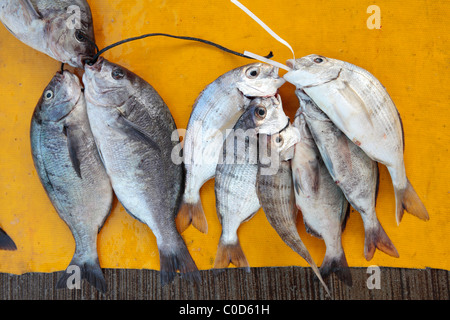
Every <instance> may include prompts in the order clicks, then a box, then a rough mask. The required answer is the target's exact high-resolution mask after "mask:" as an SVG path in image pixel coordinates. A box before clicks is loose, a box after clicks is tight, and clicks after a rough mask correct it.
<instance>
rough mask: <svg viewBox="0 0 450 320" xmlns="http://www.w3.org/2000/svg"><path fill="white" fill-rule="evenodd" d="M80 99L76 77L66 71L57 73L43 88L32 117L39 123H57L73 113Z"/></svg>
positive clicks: (79, 88)
mask: <svg viewBox="0 0 450 320" xmlns="http://www.w3.org/2000/svg"><path fill="white" fill-rule="evenodd" d="M81 98H82V88H81V84H80V80H79V79H78V77H77V76H76V75H74V74H72V73H71V72H69V71H67V70H65V71H63V72H60V71H58V72H57V73H56V74H55V76H54V77H53V78H52V80H51V81H50V83H49V84H48V85H47V87H46V88H45V90H44V92H43V94H42V96H41V98H40V100H39V102H38V105H37V107H36V112H35V115H34V116H35V117H37V120H39V121H51V122H58V121H60V120H62V119H64V118H66V117H67V116H68V115H69V114H70V113H71V112H72V111H73V109H74V108H75V107H76V106H77V105H78V101H79V100H80V99H81Z"/></svg>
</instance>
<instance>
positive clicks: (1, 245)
mask: <svg viewBox="0 0 450 320" xmlns="http://www.w3.org/2000/svg"><path fill="white" fill-rule="evenodd" d="M0 250H7V251H14V250H17V246H16V244H15V243H14V241H13V240H12V239H11V237H10V236H8V234H7V233H6V232H5V231H4V230H3V229H2V228H0Z"/></svg>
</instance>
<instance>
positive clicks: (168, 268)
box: [159, 237, 201, 286]
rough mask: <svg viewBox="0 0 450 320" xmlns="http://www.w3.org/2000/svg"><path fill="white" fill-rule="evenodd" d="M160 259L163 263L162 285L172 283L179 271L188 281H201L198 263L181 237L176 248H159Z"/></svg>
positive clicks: (161, 263)
mask: <svg viewBox="0 0 450 320" xmlns="http://www.w3.org/2000/svg"><path fill="white" fill-rule="evenodd" d="M159 261H160V265H161V267H160V269H161V273H160V277H161V286H165V285H167V284H169V283H171V282H172V281H173V279H174V278H175V276H176V275H177V271H179V272H180V273H181V276H182V277H183V278H185V279H187V280H188V281H193V282H196V283H199V282H200V281H201V279H200V272H199V271H198V268H197V265H196V264H195V262H194V260H193V259H192V256H191V254H190V253H189V250H188V249H187V247H186V245H185V243H184V241H183V240H182V238H181V237H180V245H178V246H177V248H175V250H173V249H172V250H170V251H169V250H163V249H160V250H159Z"/></svg>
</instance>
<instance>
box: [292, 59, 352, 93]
mask: <svg viewBox="0 0 450 320" xmlns="http://www.w3.org/2000/svg"><path fill="white" fill-rule="evenodd" d="M286 64H287V66H288V67H290V68H291V69H292V70H291V71H289V72H287V73H286V74H285V75H284V79H285V80H286V81H288V82H290V83H292V84H293V85H295V86H296V88H307V87H314V86H319V85H321V84H324V83H327V82H330V81H333V80H335V79H337V78H338V77H339V74H340V72H341V69H342V66H343V61H339V60H335V59H330V58H327V57H324V56H320V55H317V54H311V55H309V56H305V57H302V58H299V59H296V60H294V59H290V60H288V61H287V62H286Z"/></svg>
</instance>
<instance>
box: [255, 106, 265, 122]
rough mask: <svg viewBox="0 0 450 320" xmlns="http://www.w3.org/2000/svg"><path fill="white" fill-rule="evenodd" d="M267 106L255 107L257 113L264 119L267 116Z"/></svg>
mask: <svg viewBox="0 0 450 320" xmlns="http://www.w3.org/2000/svg"><path fill="white" fill-rule="evenodd" d="M266 113H267V111H266V108H264V107H258V108H256V109H255V115H256V116H257V117H258V118H260V119H264V118H265V117H266Z"/></svg>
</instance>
